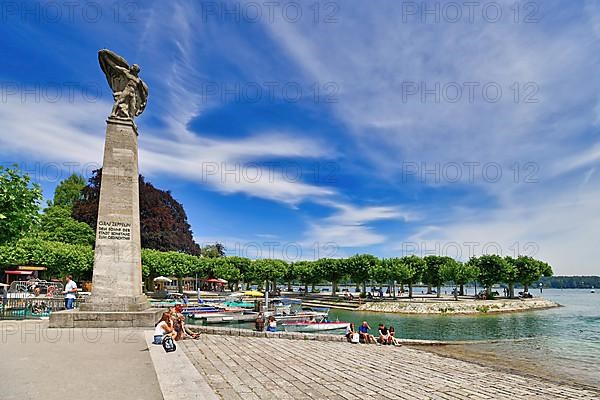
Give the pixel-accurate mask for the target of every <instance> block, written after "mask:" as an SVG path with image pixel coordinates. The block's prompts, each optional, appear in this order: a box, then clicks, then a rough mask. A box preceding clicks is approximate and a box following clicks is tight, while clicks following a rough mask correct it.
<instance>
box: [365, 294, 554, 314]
mask: <svg viewBox="0 0 600 400" xmlns="http://www.w3.org/2000/svg"><path fill="white" fill-rule="evenodd" d="M553 307H560V304H558V303H555V302H553V301H550V300H546V299H543V298H533V299H498V300H470V299H469V300H465V299H459V300H458V301H455V300H443V299H442V300H438V299H435V300H434V299H428V300H422V299H418V300H409V301H403V300H400V301H393V302H392V301H389V302H369V303H366V304H363V305H361V306H360V307H358V308H357V310H359V311H373V312H387V313H399V314H488V313H504V312H518V311H528V310H541V309H546V308H553Z"/></svg>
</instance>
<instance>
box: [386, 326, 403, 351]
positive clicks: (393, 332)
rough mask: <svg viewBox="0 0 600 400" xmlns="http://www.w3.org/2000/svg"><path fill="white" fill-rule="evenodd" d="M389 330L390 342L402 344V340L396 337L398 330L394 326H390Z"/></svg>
mask: <svg viewBox="0 0 600 400" xmlns="http://www.w3.org/2000/svg"><path fill="white" fill-rule="evenodd" d="M388 332H389V333H390V343H391V344H393V345H394V346H400V342H398V339H396V330H395V329H394V327H393V326H390V327H389V328H388Z"/></svg>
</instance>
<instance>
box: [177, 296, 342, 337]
mask: <svg viewBox="0 0 600 400" xmlns="http://www.w3.org/2000/svg"><path fill="white" fill-rule="evenodd" d="M256 309H257V307H256V304H255V303H254V302H249V301H243V300H242V299H235V300H232V299H220V300H213V301H205V302H204V303H203V304H198V305H188V306H186V307H185V308H184V309H183V314H184V315H185V316H187V317H188V318H191V319H194V320H200V321H201V322H203V323H206V324H226V323H243V322H254V321H255V320H256V319H257V318H258V316H259V313H258V312H257V311H255V310H256ZM328 315H329V309H328V308H306V307H305V308H303V307H302V303H301V301H300V300H295V299H287V298H280V299H276V300H275V301H274V302H273V303H271V307H270V308H269V311H268V312H265V313H264V318H268V317H269V316H274V317H275V319H276V321H277V326H278V327H281V328H283V330H284V331H286V332H323V331H335V330H341V329H346V328H347V327H348V325H349V324H350V323H349V322H341V321H329V320H328Z"/></svg>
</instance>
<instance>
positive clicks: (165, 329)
mask: <svg viewBox="0 0 600 400" xmlns="http://www.w3.org/2000/svg"><path fill="white" fill-rule="evenodd" d="M165 336H170V337H171V338H173V339H174V338H175V336H177V332H175V329H173V323H172V322H171V314H169V313H168V312H166V313H163V315H162V317H161V319H160V321H158V324H156V327H155V328H154V341H153V342H152V344H162V341H163V338H164V337H165Z"/></svg>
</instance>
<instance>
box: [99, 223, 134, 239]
mask: <svg viewBox="0 0 600 400" xmlns="http://www.w3.org/2000/svg"><path fill="white" fill-rule="evenodd" d="M98 239H108V240H131V224H130V223H128V222H118V221H98Z"/></svg>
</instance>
